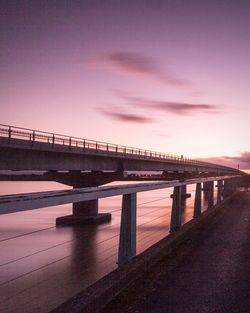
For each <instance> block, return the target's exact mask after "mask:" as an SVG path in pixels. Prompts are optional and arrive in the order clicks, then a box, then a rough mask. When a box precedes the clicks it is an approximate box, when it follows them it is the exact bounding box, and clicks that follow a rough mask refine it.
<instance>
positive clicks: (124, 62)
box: [88, 52, 191, 87]
mask: <svg viewBox="0 0 250 313" xmlns="http://www.w3.org/2000/svg"><path fill="white" fill-rule="evenodd" d="M88 63H89V64H93V65H97V66H105V67H108V68H111V69H114V70H116V71H118V72H120V73H122V74H126V75H136V76H140V77H144V78H151V79H154V80H157V81H158V82H161V83H163V84H166V85H169V86H174V87H189V86H191V83H190V82H188V81H187V80H182V79H178V78H176V77H174V75H172V74H170V73H163V72H162V70H161V68H160V67H159V66H158V65H157V63H156V62H155V61H154V60H152V59H151V58H149V57H147V56H144V55H143V54H140V53H135V52H111V53H107V54H103V55H100V56H96V57H94V58H91V59H89V60H88Z"/></svg>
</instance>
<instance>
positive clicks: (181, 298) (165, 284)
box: [104, 191, 250, 313]
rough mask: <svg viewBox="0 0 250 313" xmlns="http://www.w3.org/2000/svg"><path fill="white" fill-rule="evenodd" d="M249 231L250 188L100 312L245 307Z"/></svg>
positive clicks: (240, 310)
mask: <svg viewBox="0 0 250 313" xmlns="http://www.w3.org/2000/svg"><path fill="white" fill-rule="evenodd" d="M249 235H250V191H248V192H244V193H242V194H241V195H240V196H238V197H237V198H235V199H234V200H233V201H232V202H231V203H230V204H228V206H227V207H226V210H225V211H224V212H223V215H221V216H220V218H218V219H217V221H216V223H213V224H212V225H208V226H206V227H205V228H204V229H202V232H201V234H200V235H199V237H197V238H195V240H192V242H188V243H187V244H186V246H185V247H184V248H181V249H180V250H179V251H177V256H176V258H174V259H171V260H164V261H163V262H162V263H161V264H159V266H157V268H154V269H153V272H151V273H150V274H148V276H147V277H144V279H143V280H140V281H138V282H137V283H136V286H133V287H134V288H132V287H131V292H129V291H128V293H127V294H126V296H124V294H123V295H122V296H121V297H120V298H119V299H117V300H116V301H115V302H114V303H112V305H110V306H109V307H108V308H106V309H105V310H104V312H109V313H112V312H138V313H153V312H154V313H155V312H157V313H161V312H171V313H185V312H187V313H190V312H203V313H208V312H209V313H211V312H225V313H247V312H250V287H249V281H250V266H249V260H250V236H249ZM136 290H139V293H136ZM125 299H126V300H125ZM126 301H127V302H126Z"/></svg>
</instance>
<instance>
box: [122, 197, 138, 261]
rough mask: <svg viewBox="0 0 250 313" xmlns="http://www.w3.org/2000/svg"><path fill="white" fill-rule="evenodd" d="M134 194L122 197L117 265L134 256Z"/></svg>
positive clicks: (135, 205)
mask: <svg viewBox="0 0 250 313" xmlns="http://www.w3.org/2000/svg"><path fill="white" fill-rule="evenodd" d="M136 207H137V204H136V193H133V194H128V195H123V197H122V216H121V227H120V242H119V253H118V264H120V265H121V264H126V263H127V262H128V261H129V260H130V259H132V258H133V257H134V256H135V255H136Z"/></svg>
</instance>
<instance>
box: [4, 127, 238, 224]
mask: <svg viewBox="0 0 250 313" xmlns="http://www.w3.org/2000/svg"><path fill="white" fill-rule="evenodd" d="M0 148H1V153H0V170H5V171H6V170H7V171H12V173H11V174H7V175H6V174H1V175H0V179H1V180H4V181H6V180H26V181H29V180H31V181H34V180H37V181H56V182H59V183H62V184H66V185H69V186H73V188H84V187H95V186H100V185H103V184H106V183H109V182H112V181H117V180H129V179H131V180H137V179H139V178H140V176H139V177H138V176H135V175H131V176H130V177H126V172H127V171H136V172H139V173H140V172H147V171H157V172H160V173H161V174H159V175H153V176H151V177H147V180H148V179H151V180H172V179H180V180H185V179H188V178H195V177H196V178H197V177H205V176H208V177H209V176H210V177H211V176H223V175H238V174H240V171H239V170H237V169H234V168H230V167H226V166H221V165H217V164H212V163H207V162H201V161H197V160H192V159H189V158H185V157H183V156H176V155H172V154H167V153H160V152H155V151H149V150H144V149H138V148H133V147H127V146H121V145H115V144H111V143H105V142H98V141H93V140H88V139H84V138H77V137H70V136H65V135H59V134H54V133H48V132H43V131H37V130H31V129H26V128H20V127H14V126H9V125H2V124H1V125H0ZM17 171H43V173H42V174H40V175H38V174H27V173H26V174H21V175H18V174H13V172H14V173H16V172H17ZM144 179H145V178H144ZM182 196H183V197H185V196H188V195H187V193H186V191H185V187H184V188H183V189H182ZM110 218H111V216H110V214H106V215H105V214H102V215H99V214H98V199H94V200H89V201H82V202H74V203H73V214H72V216H68V217H67V218H65V219H58V220H57V223H58V224H59V223H66V224H69V223H76V222H78V223H86V222H89V221H90V220H92V221H95V223H102V222H105V221H109V220H110Z"/></svg>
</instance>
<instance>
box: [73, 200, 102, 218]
mask: <svg viewBox="0 0 250 313" xmlns="http://www.w3.org/2000/svg"><path fill="white" fill-rule="evenodd" d="M97 214H98V199H95V200H90V201H82V202H75V203H73V215H74V216H89V215H90V216H92V215H97Z"/></svg>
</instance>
